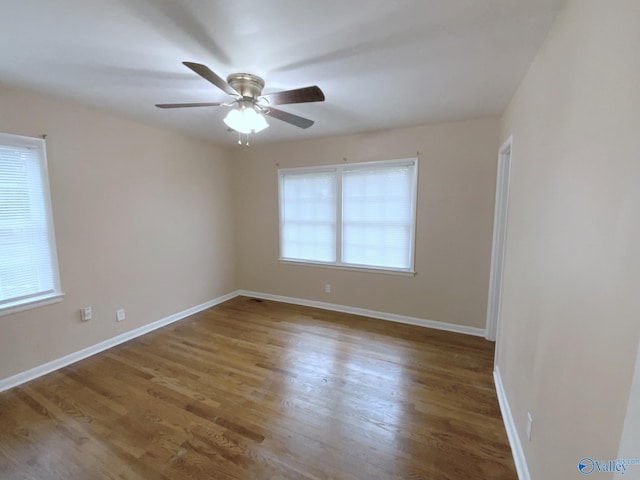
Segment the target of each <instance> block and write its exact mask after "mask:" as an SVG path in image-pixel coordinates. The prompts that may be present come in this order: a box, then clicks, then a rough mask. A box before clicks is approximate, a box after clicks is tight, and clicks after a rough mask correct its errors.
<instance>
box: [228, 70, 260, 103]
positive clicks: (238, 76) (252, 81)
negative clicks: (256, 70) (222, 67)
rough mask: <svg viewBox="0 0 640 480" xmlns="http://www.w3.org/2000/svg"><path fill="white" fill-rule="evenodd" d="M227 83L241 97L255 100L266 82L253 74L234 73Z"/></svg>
mask: <svg viewBox="0 0 640 480" xmlns="http://www.w3.org/2000/svg"><path fill="white" fill-rule="evenodd" d="M227 83H228V84H229V85H231V87H232V88H233V89H234V90H235V91H236V92H238V93H239V94H240V95H241V96H243V97H249V98H253V99H257V98H258V97H259V96H260V95H261V94H262V89H263V88H264V80H263V79H261V78H260V77H258V76H257V75H252V74H251V73H232V74H231V75H229V76H228V77H227Z"/></svg>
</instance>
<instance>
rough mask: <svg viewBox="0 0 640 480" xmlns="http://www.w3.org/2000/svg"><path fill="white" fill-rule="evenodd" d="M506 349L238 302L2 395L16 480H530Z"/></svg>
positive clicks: (3, 453)
mask: <svg viewBox="0 0 640 480" xmlns="http://www.w3.org/2000/svg"><path fill="white" fill-rule="evenodd" d="M492 364H493V344H492V343H489V342H486V341H485V340H483V339H480V338H476V337H470V336H465V335H460V334H454V333H448V332H439V331H435V330H430V329H425V328H420V327H413V326H408V325H400V324H395V323H390V322H384V321H381V320H373V319H368V318H365V317H359V316H353V315H347V314H340V313H335V312H328V311H323V310H317V309H312V308H306V307H298V306H292V305H285V304H280V303H276V302H270V301H255V300H252V299H249V298H245V297H238V298H236V299H234V300H231V301H229V302H226V303H224V304H222V305H219V306H217V307H214V308H212V309H209V310H207V311H205V312H202V313H200V314H197V315H194V316H192V317H189V318H187V319H185V320H182V321H181V322H178V323H175V324H173V325H170V326H168V327H165V328H163V329H161V330H158V331H155V332H153V333H150V334H147V335H145V336H143V337H140V338H138V339H135V340H132V341H130V342H128V343H126V344H123V345H120V346H118V347H115V348H113V349H111V350H108V351H106V352H103V353H101V354H98V355H95V356H93V357H91V358H89V359H86V360H83V361H81V362H79V363H76V364H74V365H71V366H69V367H66V368H63V369H61V370H59V371H57V372H55V373H52V374H49V375H47V376H45V377H42V378H39V379H37V380H34V381H32V382H30V383H27V384H25V385H22V386H20V387H17V388H14V389H12V390H9V391H7V392H4V393H0V478H2V479H47V480H53V479H81V480H84V479H103V478H104V479H106V478H109V479H171V480H179V479H209V478H212V479H223V480H226V479H229V480H231V479H233V480H245V479H246V480H249V479H251V480H261V479H265V480H266V479H269V480H271V479H309V480H311V479H313V480H325V479H345V480H356V479H358V480H365V479H366V480H375V479H392V480H406V479H414V480H415V479H425V480H426V479H428V480H452V479H455V480H463V479H465V480H467V479H496V480H507V479H508V480H515V479H516V478H517V477H516V473H515V470H514V466H513V461H512V457H511V453H510V450H509V447H508V444H507V439H506V434H505V431H504V427H503V423H502V419H501V417H500V412H499V408H498V403H497V399H496V394H495V390H494V386H493V380H492V375H491V372H492Z"/></svg>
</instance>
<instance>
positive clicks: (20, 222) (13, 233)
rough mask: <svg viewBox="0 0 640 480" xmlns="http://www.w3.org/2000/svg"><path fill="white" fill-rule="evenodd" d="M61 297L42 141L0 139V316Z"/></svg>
mask: <svg viewBox="0 0 640 480" xmlns="http://www.w3.org/2000/svg"><path fill="white" fill-rule="evenodd" d="M60 295H61V293H60V286H59V278H58V266H57V259H56V249H55V239H54V235H53V221H52V217H51V207H50V200H49V185H48V178H47V167H46V157H45V149H44V141H43V140H40V139H35V138H27V137H20V136H16V135H6V134H0V311H2V310H4V309H7V308H9V307H15V306H16V305H23V304H27V303H32V302H35V301H39V300H43V299H47V298H52V297H59V296H60Z"/></svg>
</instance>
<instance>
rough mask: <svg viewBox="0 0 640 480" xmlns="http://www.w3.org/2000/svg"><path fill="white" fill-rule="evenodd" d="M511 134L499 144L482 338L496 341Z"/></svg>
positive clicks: (502, 266)
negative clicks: (485, 316) (486, 300)
mask: <svg viewBox="0 0 640 480" xmlns="http://www.w3.org/2000/svg"><path fill="white" fill-rule="evenodd" d="M511 144H512V137H509V138H508V139H507V141H506V142H504V144H503V145H502V147H500V151H499V153H498V173H497V178H496V204H495V210H494V214H493V247H492V249H491V276H490V279H489V300H488V304H487V333H486V336H485V338H486V339H487V340H491V341H492V342H495V341H496V338H497V336H498V325H499V323H500V307H501V299H502V276H503V270H504V253H505V244H506V239H507V238H506V237H507V211H508V207H509V180H510V171H511Z"/></svg>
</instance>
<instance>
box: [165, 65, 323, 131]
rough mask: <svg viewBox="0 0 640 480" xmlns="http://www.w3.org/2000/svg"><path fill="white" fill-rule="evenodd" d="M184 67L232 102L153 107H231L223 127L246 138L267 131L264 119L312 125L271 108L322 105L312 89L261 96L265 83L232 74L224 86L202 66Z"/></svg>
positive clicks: (319, 94) (317, 92)
mask: <svg viewBox="0 0 640 480" xmlns="http://www.w3.org/2000/svg"><path fill="white" fill-rule="evenodd" d="M183 64H184V65H185V66H186V67H188V68H190V69H191V70H193V71H194V72H195V73H197V74H198V75H200V76H201V77H202V78H204V79H205V80H207V81H208V82H210V83H212V84H213V85H215V86H216V87H218V88H219V89H220V90H222V91H223V92H225V93H226V94H228V95H230V96H232V97H233V98H234V100H233V101H232V102H230V103H164V104H156V107H158V108H192V107H217V106H227V107H233V110H231V111H230V112H229V113H228V114H227V116H226V117H225V118H224V123H225V124H226V125H227V126H228V127H229V128H231V129H233V130H235V131H236V132H238V133H239V134H245V135H249V134H250V133H258V132H261V131H262V130H264V129H265V128H267V127H268V126H269V124H268V123H267V121H266V119H265V118H264V116H265V115H267V116H270V117H272V118H275V119H277V120H281V121H283V122H286V123H289V124H291V125H294V126H296V127H299V128H309V127H310V126H311V125H313V120H309V119H308V118H304V117H300V116H298V115H294V114H292V113H288V112H285V111H283V110H277V109H275V108H271V107H270V105H284V104H293V103H308V102H323V101H324V93H323V92H322V90H320V88H319V87H317V86H315V85H314V86H310V87H303V88H297V89H294V90H286V91H284V92H276V93H268V94H266V95H262V89H263V88H264V80H263V79H262V78H260V77H258V76H257V75H252V74H250V73H233V74H231V75H229V76H228V77H227V81H226V82H225V81H224V80H223V79H222V78H220V77H219V76H218V75H216V74H215V73H214V72H213V71H211V70H210V69H209V67H207V66H205V65H202V64H199V63H193V62H183ZM247 144H248V143H247Z"/></svg>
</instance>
